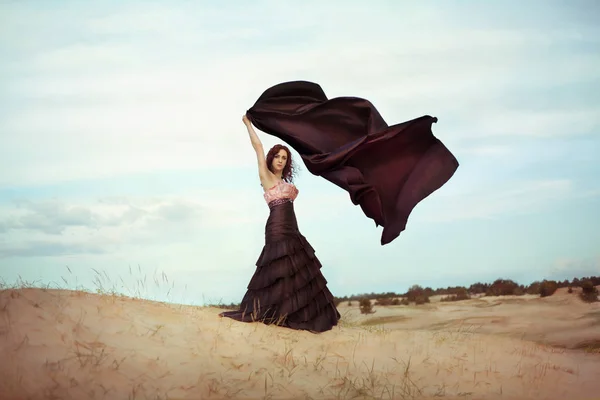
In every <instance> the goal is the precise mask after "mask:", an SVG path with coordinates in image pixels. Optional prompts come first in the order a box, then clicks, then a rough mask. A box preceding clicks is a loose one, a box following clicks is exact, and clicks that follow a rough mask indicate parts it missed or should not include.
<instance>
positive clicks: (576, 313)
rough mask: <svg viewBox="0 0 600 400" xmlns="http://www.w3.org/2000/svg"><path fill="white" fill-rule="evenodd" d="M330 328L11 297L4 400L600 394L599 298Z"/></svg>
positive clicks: (51, 297) (1, 321)
mask: <svg viewBox="0 0 600 400" xmlns="http://www.w3.org/2000/svg"><path fill="white" fill-rule="evenodd" d="M339 310H340V312H341V313H342V315H343V319H342V321H341V324H340V326H338V327H335V328H334V329H333V330H332V331H329V332H325V333H322V334H312V333H308V332H302V331H292V330H289V329H286V328H280V327H275V326H266V325H264V324H261V323H252V324H244V323H239V322H236V321H232V320H230V319H226V318H219V317H218V315H217V314H218V313H219V312H220V311H221V310H219V309H216V308H206V307H193V306H182V305H172V304H164V303H158V302H152V301H147V300H139V299H132V298H127V297H120V296H113V295H99V294H91V293H87V292H81V291H68V290H54V289H36V288H25V289H7V290H3V291H1V292H0V399H2V400H12V399H36V400H37V399H75V400H86V399H111V400H119V399H155V400H156V399H213V398H214V399H226V398H231V399H263V398H267V399H352V398H354V399H434V398H435V399H463V400H469V399H515V400H516V399H519V400H524V399H537V400H543V399H561V400H564V399H569V400H584V399H600V351H599V349H600V303H592V304H587V303H583V302H582V301H580V300H579V299H578V298H577V295H576V293H575V294H569V293H567V292H566V289H559V290H558V291H557V292H556V293H555V294H554V295H553V296H551V297H548V298H539V297H537V296H519V297H513V296H509V297H485V298H477V299H471V300H467V301H462V302H453V303H445V302H439V297H438V298H432V302H431V303H430V304H426V305H422V306H415V305H411V306H389V307H382V306H374V310H375V311H376V312H375V313H374V314H369V315H361V314H360V311H359V309H358V303H357V302H354V303H353V306H352V307H349V306H348V305H347V304H346V303H342V304H340V306H339Z"/></svg>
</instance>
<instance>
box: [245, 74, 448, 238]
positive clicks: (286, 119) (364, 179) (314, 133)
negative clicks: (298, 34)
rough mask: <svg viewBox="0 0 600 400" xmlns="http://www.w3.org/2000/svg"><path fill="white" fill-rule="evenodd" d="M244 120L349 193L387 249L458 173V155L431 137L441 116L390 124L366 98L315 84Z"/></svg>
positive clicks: (294, 86)
mask: <svg viewBox="0 0 600 400" xmlns="http://www.w3.org/2000/svg"><path fill="white" fill-rule="evenodd" d="M246 115H247V116H248V119H250V121H251V122H252V123H253V124H254V126H256V127H257V128H258V129H260V130H262V131H263V132H265V133H268V134H270V135H273V136H276V137H278V138H280V139H281V140H283V141H284V142H286V143H287V144H288V145H290V146H291V147H292V148H293V149H295V150H296V151H297V152H298V153H299V154H300V156H301V157H302V160H303V161H304V164H305V165H306V167H307V168H308V170H309V171H310V172H311V173H312V174H314V175H317V176H322V177H323V178H325V179H327V180H328V181H330V182H332V183H334V184H336V185H337V186H339V187H341V188H342V189H344V190H346V191H347V192H348V193H349V195H350V199H351V201H352V202H353V203H354V204H355V205H357V204H359V205H360V206H361V208H362V210H363V212H364V213H365V215H366V216H367V217H369V218H371V219H373V220H374V221H375V224H376V226H378V225H381V226H383V232H382V235H381V244H382V245H385V244H387V243H390V242H391V241H393V240H394V239H395V238H396V237H398V235H399V234H400V232H402V231H403V230H404V229H405V227H406V223H407V220H408V217H409V215H410V213H411V212H412V210H413V208H414V207H415V206H416V205H417V204H418V203H419V202H420V201H421V200H423V199H424V198H426V197H427V196H429V195H430V194H431V193H433V192H434V191H436V190H437V189H439V188H440V187H442V186H443V185H444V184H445V183H446V182H447V181H448V180H449V179H450V178H451V177H452V176H453V174H454V172H455V171H456V170H457V168H458V161H457V160H456V158H455V157H454V155H453V154H452V153H450V151H449V150H448V149H447V148H446V147H445V146H444V144H443V143H442V142H441V141H439V140H438V139H437V138H436V137H435V136H433V133H432V131H431V126H432V124H433V123H434V122H437V118H435V117H431V116H429V115H425V116H422V117H419V118H416V119H413V120H410V121H406V122H402V123H399V124H396V125H392V126H388V124H387V123H386V122H385V121H384V120H383V118H382V117H381V115H380V114H379V112H378V111H377V109H376V108H375V106H373V104H371V102H369V101H368V100H365V99H361V98H357V97H337V98H333V99H328V98H327V96H326V95H325V93H324V92H323V89H321V87H320V86H319V85H317V84H316V83H312V82H306V81H294V82H285V83H281V84H278V85H275V86H273V87H271V88H269V89H267V90H266V91H265V92H264V93H263V94H262V95H261V96H260V97H259V98H258V100H257V101H256V103H255V104H254V106H252V107H251V108H250V109H249V110H248V111H247V113H246ZM331 233H332V234H335V232H331Z"/></svg>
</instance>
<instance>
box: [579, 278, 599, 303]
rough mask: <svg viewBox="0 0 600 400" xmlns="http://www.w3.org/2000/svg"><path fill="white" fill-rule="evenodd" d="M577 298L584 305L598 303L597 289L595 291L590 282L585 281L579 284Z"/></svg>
mask: <svg viewBox="0 0 600 400" xmlns="http://www.w3.org/2000/svg"><path fill="white" fill-rule="evenodd" d="M579 297H580V298H581V300H583V301H585V302H586V303H593V302H595V301H598V289H596V287H595V286H594V283H593V282H592V281H591V280H586V281H583V282H582V283H581V293H580V294H579Z"/></svg>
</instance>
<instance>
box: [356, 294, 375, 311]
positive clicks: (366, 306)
mask: <svg viewBox="0 0 600 400" xmlns="http://www.w3.org/2000/svg"><path fill="white" fill-rule="evenodd" d="M358 306H359V307H360V313H361V314H373V305H372V304H371V300H370V299H369V298H367V297H363V298H362V299H360V302H359V303H358Z"/></svg>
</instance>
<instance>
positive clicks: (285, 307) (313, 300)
mask: <svg viewBox="0 0 600 400" xmlns="http://www.w3.org/2000/svg"><path fill="white" fill-rule="evenodd" d="M297 193H298V190H297V189H296V187H295V186H294V185H292V184H290V183H286V182H280V183H279V184H278V185H276V186H274V187H273V188H270V189H269V190H268V191H267V192H266V193H265V198H266V199H267V201H268V205H269V209H270V214H269V218H268V219H267V223H266V225H265V245H264V247H263V249H262V252H261V254H260V256H259V257H258V260H257V261H256V271H255V272H254V275H253V276H252V279H251V280H250V283H249V284H248V288H247V289H248V290H247V291H246V294H245V295H244V297H243V299H242V302H241V305H240V309H239V310H235V311H225V312H223V313H221V314H219V315H220V316H222V317H228V318H232V319H235V320H237V321H242V322H263V323H265V324H268V325H270V324H276V325H280V326H284V327H287V328H291V329H302V330H308V331H311V332H314V333H317V332H324V331H328V330H330V329H331V328H332V327H333V326H335V325H337V323H338V320H339V319H340V313H339V312H338V310H337V308H336V306H335V303H334V298H333V295H332V294H331V292H330V291H329V289H328V288H327V280H326V279H325V277H324V276H323V274H322V273H321V263H320V261H319V259H318V258H317V256H316V255H315V250H314V249H313V247H312V246H311V245H310V243H308V241H307V240H306V238H305V237H304V236H303V235H302V234H301V233H300V230H299V229H298V223H297V221H296V214H295V212H294V203H293V201H294V199H295V197H296V195H297Z"/></svg>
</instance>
